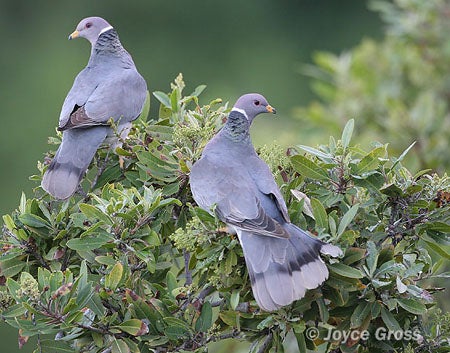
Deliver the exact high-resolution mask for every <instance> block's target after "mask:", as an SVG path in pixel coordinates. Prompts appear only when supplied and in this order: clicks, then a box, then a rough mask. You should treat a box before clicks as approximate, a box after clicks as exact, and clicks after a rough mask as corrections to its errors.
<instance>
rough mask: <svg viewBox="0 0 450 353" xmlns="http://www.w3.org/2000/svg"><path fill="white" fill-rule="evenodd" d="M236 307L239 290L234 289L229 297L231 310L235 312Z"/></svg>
mask: <svg viewBox="0 0 450 353" xmlns="http://www.w3.org/2000/svg"><path fill="white" fill-rule="evenodd" d="M238 305H239V290H237V289H235V290H233V292H231V297H230V306H231V309H233V310H235V309H236V308H237V306H238Z"/></svg>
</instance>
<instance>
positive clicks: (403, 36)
mask: <svg viewBox="0 0 450 353" xmlns="http://www.w3.org/2000/svg"><path fill="white" fill-rule="evenodd" d="M370 4H371V7H372V8H373V9H374V10H377V11H379V12H380V13H381V16H382V18H383V20H384V22H385V23H386V26H387V33H386V35H385V36H384V38H383V39H382V40H379V41H377V40H374V39H365V40H363V41H362V42H361V44H359V45H358V46H357V47H355V48H353V49H352V50H351V51H349V52H346V53H343V54H339V55H335V54H331V53H327V52H320V53H317V54H316V55H315V57H314V62H315V65H306V66H304V67H303V73H305V74H307V75H309V76H312V77H314V80H313V84H312V85H313V89H314V91H315V93H316V94H317V95H318V96H319V97H320V101H316V102H313V103H311V104H310V105H309V106H308V108H306V109H301V110H300V111H299V113H298V114H299V116H302V117H306V118H307V119H308V123H311V122H312V123H315V124H316V126H317V127H318V128H323V127H324V126H328V127H331V128H332V130H333V131H334V132H335V133H336V132H337V131H339V129H340V127H341V126H343V124H345V121H347V120H348V119H349V118H355V119H357V121H358V124H357V132H358V141H360V142H363V141H373V140H374V139H376V140H381V141H383V142H386V143H389V144H390V147H391V150H392V151H394V152H395V153H401V151H402V150H403V149H405V148H406V146H408V145H409V144H410V143H411V141H417V143H416V144H415V146H414V148H413V150H412V151H411V152H410V155H409V159H408V164H409V165H412V166H413V167H414V168H420V169H423V168H434V169H435V170H439V171H441V172H443V171H447V170H448V169H449V168H450V154H449V153H448V141H449V140H450V107H449V96H450V36H449V35H448V33H449V31H450V21H449V13H450V3H449V2H448V1H447V0H433V1H421V0H395V1H393V2H386V1H372V2H370Z"/></svg>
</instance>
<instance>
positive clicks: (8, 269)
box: [0, 257, 26, 278]
mask: <svg viewBox="0 0 450 353" xmlns="http://www.w3.org/2000/svg"><path fill="white" fill-rule="evenodd" d="M25 265H26V262H25V261H23V260H21V258H19V257H15V258H12V259H10V260H5V261H0V274H1V275H2V276H5V277H6V278H9V277H13V276H15V275H17V274H18V273H20V272H21V271H22V270H23V268H24V267H25Z"/></svg>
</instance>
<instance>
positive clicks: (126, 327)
mask: <svg viewBox="0 0 450 353" xmlns="http://www.w3.org/2000/svg"><path fill="white" fill-rule="evenodd" d="M115 327H116V328H117V329H119V330H121V331H123V332H126V333H129V334H130V335H132V336H142V335H145V334H146V333H147V332H148V327H147V325H146V324H145V323H144V322H143V321H142V320H138V319H130V320H126V321H124V322H122V323H121V324H120V325H118V326H115Z"/></svg>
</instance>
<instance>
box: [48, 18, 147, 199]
mask: <svg viewBox="0 0 450 353" xmlns="http://www.w3.org/2000/svg"><path fill="white" fill-rule="evenodd" d="M77 37H82V38H86V39H87V40H88V41H89V42H90V43H91V46H92V49H91V56H90V58H89V62H88V64H87V66H86V67H85V68H84V69H83V70H82V71H81V72H80V73H79V74H78V76H77V77H76V78H75V81H74V83H73V86H72V88H71V89H70V91H69V93H68V95H67V97H66V99H65V101H64V104H63V107H62V110H61V114H60V117H59V126H58V130H60V131H63V136H62V142H61V145H60V146H59V149H58V151H57V152H56V155H55V157H54V159H53V160H52V162H51V163H50V165H49V167H48V169H47V171H46V172H45V174H44V177H43V180H42V183H41V185H42V188H43V189H44V190H45V191H47V192H48V193H49V194H51V195H52V196H54V197H55V198H57V199H67V198H68V197H70V196H72V195H73V194H74V193H75V191H76V190H77V188H78V185H79V184H80V182H81V179H82V178H83V176H84V174H85V172H86V170H87V168H88V167H89V164H90V163H91V161H92V159H93V158H94V155H95V152H96V151H97V149H98V148H99V147H100V145H101V144H102V143H103V142H106V143H108V144H110V145H111V146H112V148H114V147H116V146H117V145H118V139H117V138H114V137H115V134H117V133H119V135H120V136H121V137H122V138H124V137H126V136H127V135H128V132H129V129H130V127H131V122H132V121H133V120H134V119H136V118H137V117H138V116H139V114H140V113H141V111H142V108H143V106H144V103H145V99H146V96H147V84H146V82H145V80H144V79H143V78H142V76H141V75H140V74H139V72H138V71H137V70H136V67H135V65H134V62H133V59H132V58H131V56H130V54H129V53H128V52H127V51H126V50H125V49H124V48H123V46H122V44H121V43H120V40H119V36H118V34H117V32H116V31H115V29H114V28H113V27H112V26H111V25H110V24H109V23H108V22H107V21H105V20H104V19H103V18H100V17H89V18H85V19H83V20H82V21H81V22H80V23H79V24H78V26H77V28H76V30H75V31H74V32H73V33H72V34H71V35H70V36H69V39H74V38H77ZM110 119H113V120H114V121H115V123H116V125H117V131H116V132H115V131H113V129H112V128H111V127H110V125H109V123H108V121H109V120H110ZM107 137H111V139H109V138H108V139H107V140H106V141H105V139H106V138H107Z"/></svg>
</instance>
